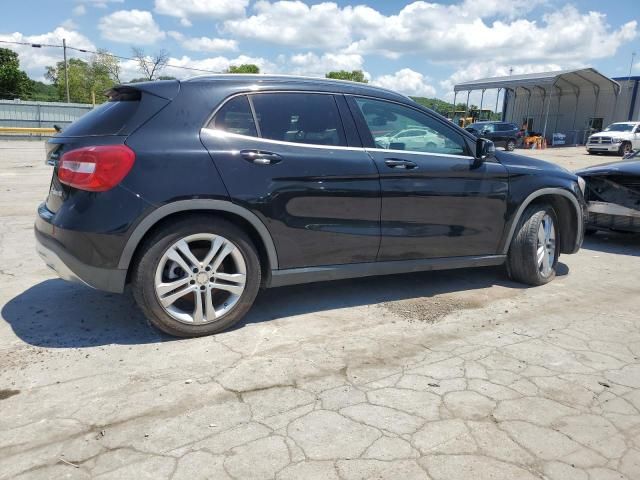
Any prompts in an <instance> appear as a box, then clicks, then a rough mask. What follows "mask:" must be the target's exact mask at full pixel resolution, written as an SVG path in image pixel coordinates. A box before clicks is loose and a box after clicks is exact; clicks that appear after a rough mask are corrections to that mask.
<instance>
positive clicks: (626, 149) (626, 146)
mask: <svg viewBox="0 0 640 480" xmlns="http://www.w3.org/2000/svg"><path fill="white" fill-rule="evenodd" d="M632 151H633V148H632V146H631V142H622V145H620V149H619V150H618V155H620V156H622V157H624V156H625V155H626V154H627V153H630V152H632Z"/></svg>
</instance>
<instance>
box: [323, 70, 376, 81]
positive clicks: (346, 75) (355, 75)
mask: <svg viewBox="0 0 640 480" xmlns="http://www.w3.org/2000/svg"><path fill="white" fill-rule="evenodd" d="M325 77H326V78H334V79H336V80H351V81H352V82H360V83H369V80H367V79H366V78H365V76H364V72H363V71H362V70H352V71H350V72H348V71H347V70H337V71H333V72H329V73H327V74H326V75H325Z"/></svg>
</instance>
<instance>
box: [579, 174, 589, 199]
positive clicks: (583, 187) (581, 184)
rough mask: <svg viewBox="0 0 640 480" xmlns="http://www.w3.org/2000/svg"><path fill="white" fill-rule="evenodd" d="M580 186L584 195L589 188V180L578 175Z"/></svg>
mask: <svg viewBox="0 0 640 480" xmlns="http://www.w3.org/2000/svg"><path fill="white" fill-rule="evenodd" d="M578 186H579V187H580V190H581V191H582V194H583V195H584V192H585V190H586V189H587V182H585V180H584V178H582V177H578Z"/></svg>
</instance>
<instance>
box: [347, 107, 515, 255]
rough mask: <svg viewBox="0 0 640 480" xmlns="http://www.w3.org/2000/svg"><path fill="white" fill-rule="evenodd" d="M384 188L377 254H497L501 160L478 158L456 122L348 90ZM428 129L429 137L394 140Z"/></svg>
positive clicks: (503, 189)
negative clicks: (395, 134) (481, 160)
mask: <svg viewBox="0 0 640 480" xmlns="http://www.w3.org/2000/svg"><path fill="white" fill-rule="evenodd" d="M349 105H350V107H351V109H352V111H353V112H354V115H356V123H357V124H358V128H359V130H360V132H361V137H362V138H363V142H364V143H365V148H367V151H368V152H369V154H370V155H371V157H372V158H373V159H374V161H375V162H376V166H377V167H378V171H379V172H380V184H381V188H382V212H381V234H382V238H381V244H380V253H379V255H378V260H381V261H384V260H409V259H421V258H437V257H455V256H467V255H491V254H496V253H497V251H498V248H499V244H500V240H501V238H502V233H503V229H504V223H505V208H506V197H507V193H508V178H507V171H506V169H505V168H504V167H503V166H502V165H501V164H500V163H498V162H497V161H495V160H494V161H487V162H484V163H482V164H480V165H478V164H477V162H476V161H475V159H474V157H473V156H472V155H471V152H470V150H469V146H468V144H467V142H466V140H465V139H464V138H463V137H462V134H461V133H460V132H458V131H457V130H456V129H455V127H453V126H450V125H448V124H447V122H446V121H444V120H440V119H438V118H436V117H435V116H432V115H431V114H428V113H426V112H424V111H422V110H420V109H418V108H413V107H410V106H408V105H403V104H399V103H394V102H389V101H383V100H379V99H371V98H364V97H349ZM409 129H411V130H421V131H423V132H424V138H423V140H422V142H418V141H417V140H416V139H415V137H414V138H413V141H412V143H411V145H409V144H404V143H403V142H401V141H398V142H388V141H387V139H388V138H389V137H390V136H393V135H392V134H391V133H392V132H399V131H403V130H409Z"/></svg>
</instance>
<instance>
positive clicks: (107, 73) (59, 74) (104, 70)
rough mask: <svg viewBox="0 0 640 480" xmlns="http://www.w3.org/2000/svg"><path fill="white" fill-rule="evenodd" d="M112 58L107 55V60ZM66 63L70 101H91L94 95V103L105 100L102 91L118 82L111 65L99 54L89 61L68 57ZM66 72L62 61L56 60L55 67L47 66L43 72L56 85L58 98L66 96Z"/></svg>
mask: <svg viewBox="0 0 640 480" xmlns="http://www.w3.org/2000/svg"><path fill="white" fill-rule="evenodd" d="M112 59H113V57H111V56H108V61H109V62H110V61H111V60H112ZM68 63H69V72H68V74H69V97H70V100H71V101H72V102H78V103H92V102H93V98H94V96H95V101H96V103H102V102H104V101H105V100H106V97H105V96H104V92H105V91H106V90H108V89H110V88H111V87H113V86H114V85H115V84H117V83H119V82H118V80H117V79H116V78H115V76H114V73H113V71H112V65H110V64H107V63H105V62H104V56H103V55H101V54H98V55H95V56H93V57H92V58H91V59H90V60H89V62H85V61H84V60H81V59H79V58H70V59H69V61H68ZM66 74H67V72H66V71H65V68H64V62H58V63H57V64H56V66H55V67H47V73H46V74H45V76H46V77H47V78H48V79H49V80H51V82H52V83H53V84H54V85H55V86H56V89H57V91H58V98H59V99H60V100H62V99H65V98H66V93H65V76H66Z"/></svg>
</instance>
